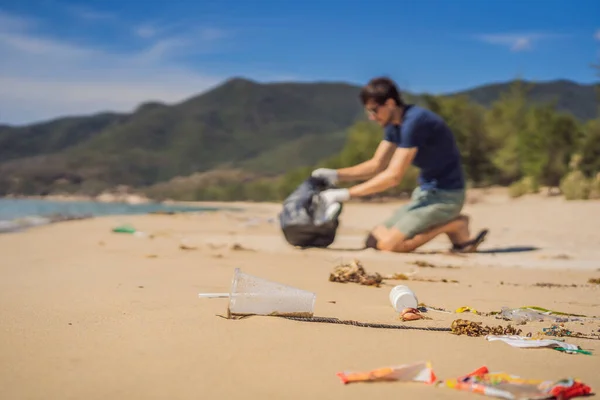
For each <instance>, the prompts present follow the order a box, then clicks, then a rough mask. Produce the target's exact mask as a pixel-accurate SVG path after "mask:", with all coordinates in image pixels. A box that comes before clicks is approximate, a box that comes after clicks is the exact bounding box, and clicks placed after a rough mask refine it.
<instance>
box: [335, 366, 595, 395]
mask: <svg viewBox="0 0 600 400" xmlns="http://www.w3.org/2000/svg"><path fill="white" fill-rule="evenodd" d="M336 376H337V377H338V378H340V380H341V381H342V383H343V384H344V385H347V384H349V383H356V382H421V383H425V384H427V385H431V386H434V387H440V388H444V387H445V388H450V389H456V390H461V391H466V392H472V393H478V394H482V395H486V396H490V397H498V398H503V399H509V400H510V399H514V400H516V399H519V400H542V399H561V400H563V399H564V400H567V399H571V398H574V397H578V396H586V395H589V394H591V393H592V388H591V387H590V386H588V385H586V384H584V383H583V382H581V381H579V380H577V379H573V378H565V379H560V380H556V381H554V380H542V379H524V378H521V377H519V376H516V375H511V374H507V373H504V372H494V373H490V371H489V370H488V368H487V367H486V366H483V367H480V368H478V369H476V370H475V371H473V372H471V373H469V374H467V375H464V376H461V377H458V378H454V379H444V380H438V378H437V376H436V374H435V372H434V371H433V367H432V364H431V362H429V361H421V362H417V363H414V364H405V365H399V366H392V367H384V368H377V369H373V370H370V371H364V372H338V373H337V374H336Z"/></svg>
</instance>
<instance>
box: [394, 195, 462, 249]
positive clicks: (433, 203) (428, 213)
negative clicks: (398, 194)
mask: <svg viewBox="0 0 600 400" xmlns="http://www.w3.org/2000/svg"><path fill="white" fill-rule="evenodd" d="M465 197H466V191H465V190H464V189H459V190H440V189H432V190H423V189H421V188H420V187H417V188H416V189H415V190H414V191H413V193H412V196H411V199H410V202H409V203H408V204H406V205H404V206H402V207H400V208H399V209H398V210H396V211H395V212H394V214H393V215H392V216H391V217H390V218H389V219H388V220H387V221H385V222H384V225H385V226H386V227H387V228H388V229H389V228H396V229H398V230H399V231H400V232H402V233H403V234H404V235H405V237H406V238H407V239H408V238H412V237H413V236H415V235H417V234H419V233H422V232H424V231H426V230H428V229H429V228H431V227H433V226H436V225H442V224H445V223H447V222H450V221H451V220H453V219H454V218H456V217H458V216H459V215H460V212H461V210H462V208H463V206H464V204H465Z"/></svg>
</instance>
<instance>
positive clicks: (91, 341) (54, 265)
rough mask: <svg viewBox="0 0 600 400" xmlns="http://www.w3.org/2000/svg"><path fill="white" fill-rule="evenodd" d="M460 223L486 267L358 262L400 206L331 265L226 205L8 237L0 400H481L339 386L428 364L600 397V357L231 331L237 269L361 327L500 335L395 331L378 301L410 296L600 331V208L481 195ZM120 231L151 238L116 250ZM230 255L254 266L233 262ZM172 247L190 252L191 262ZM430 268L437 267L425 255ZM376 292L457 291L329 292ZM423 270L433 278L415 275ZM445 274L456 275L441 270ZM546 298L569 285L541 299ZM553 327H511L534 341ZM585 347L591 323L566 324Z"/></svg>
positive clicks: (404, 387) (254, 216)
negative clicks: (552, 313)
mask: <svg viewBox="0 0 600 400" xmlns="http://www.w3.org/2000/svg"><path fill="white" fill-rule="evenodd" d="M477 199H478V202H476V203H475V204H469V205H468V206H467V207H466V209H465V212H466V213H467V214H469V215H470V216H471V217H472V226H473V230H474V231H477V230H479V229H481V228H484V227H486V228H489V229H490V234H489V236H488V238H487V240H486V242H485V243H484V244H483V245H482V246H481V248H480V250H481V251H482V252H481V253H478V254H471V255H467V256H457V255H446V254H441V253H440V251H445V250H446V249H448V247H449V242H448V240H447V239H446V238H445V237H440V238H438V239H436V240H435V241H434V242H432V243H431V244H429V245H427V246H426V247H425V248H423V249H422V250H421V251H420V252H419V253H412V254H390V253H381V252H375V251H372V250H357V249H359V248H360V247H361V245H362V241H363V238H364V236H365V233H366V232H367V230H368V229H369V228H371V226H372V225H373V224H374V223H376V222H377V221H380V220H381V219H383V218H385V217H387V215H388V214H389V213H390V212H392V210H394V209H395V208H396V207H398V206H399V204H400V203H383V204H366V203H359V204H348V205H346V208H345V209H344V211H343V214H342V217H341V219H342V225H341V227H340V230H339V233H338V237H337V240H336V242H335V243H334V244H333V245H332V246H331V248H330V249H324V250H319V249H310V250H298V249H295V248H293V247H291V246H289V245H288V244H287V243H286V242H285V241H284V240H283V238H282V235H281V233H280V230H279V226H278V223H277V213H278V211H279V209H280V207H279V205H278V204H242V203H240V204H228V206H231V205H233V206H240V207H244V208H245V210H244V211H240V212H232V211H227V212H215V213H205V214H198V215H188V214H178V215H143V216H131V217H104V218H97V219H92V220H84V221H72V222H64V223H59V224H54V225H49V226H44V227H39V228H35V229H31V230H29V231H26V232H22V233H15V234H6V235H1V236H0V252H1V254H2V258H1V263H0V327H1V328H0V354H1V357H0V388H1V389H0V390H1V391H2V395H1V396H0V397H1V398H3V399H15V400H20V399H88V400H90V399H102V400H104V399H128V400H133V399H145V400H147V399H169V400H172V399H214V398H223V399H238V398H244V399H262V398H277V399H281V398H285V399H309V398H318V399H367V398H395V397H398V396H400V397H402V398H437V399H445V398H449V399H450V398H452V399H459V398H464V399H466V398H481V395H477V394H471V393H465V392H459V391H455V390H452V389H448V388H443V387H435V386H429V385H425V384H423V383H400V382H396V383H355V384H350V385H343V384H342V383H341V381H340V379H339V378H338V377H337V376H336V373H337V372H340V371H367V370H370V369H374V368H379V367H386V366H391V365H400V364H410V363H415V362H418V361H431V362H432V366H433V369H434V371H435V373H436V375H437V377H438V379H447V378H455V377H458V376H460V375H464V374H466V373H469V372H471V371H473V370H475V369H477V368H479V367H481V366H484V365H485V366H487V367H488V368H489V369H490V370H492V371H503V372H508V373H512V374H516V375H521V376H523V377H527V378H535V379H560V378H565V377H575V378H579V379H581V380H582V381H583V382H585V383H587V384H589V385H590V386H592V388H593V389H594V391H595V392H596V391H598V390H600V374H599V373H598V368H599V367H600V362H599V361H598V356H599V355H598V353H599V352H600V340H589V339H575V338H567V341H568V342H569V343H574V344H577V345H580V346H581V347H582V348H583V349H586V350H591V351H592V352H593V353H594V355H593V356H588V355H583V354H574V355H572V354H565V353H561V352H558V351H555V350H551V349H519V348H513V347H510V346H509V345H507V344H505V343H501V342H488V341H486V340H485V338H484V337H467V336H457V335H453V334H451V333H449V332H432V331H421V330H391V329H390V330H388V329H375V328H363V327H354V326H346V325H335V324H320V323H311V322H300V321H292V320H286V319H281V318H276V317H259V316H254V317H250V318H246V319H241V320H228V319H224V318H221V317H219V315H221V316H225V315H226V314H227V299H200V298H198V293H200V292H227V291H228V290H229V287H230V283H231V279H232V276H233V272H234V269H235V268H240V269H241V270H242V271H243V272H246V273H249V274H253V275H256V276H259V277H262V278H266V279H269V280H272V281H275V282H280V283H284V284H288V285H292V286H295V287H298V288H301V289H305V290H309V291H313V292H315V293H316V294H317V301H316V307H315V315H316V316H320V317H334V318H340V319H352V320H357V321H362V322H377V323H387V324H404V325H410V326H418V327H432V326H433V327H449V326H450V324H451V322H452V321H453V320H455V319H458V318H462V319H468V320H471V321H482V322H484V324H486V325H502V326H507V325H508V324H509V322H507V321H503V320H500V319H496V318H494V317H483V316H478V315H475V314H471V313H463V314H456V313H450V314H448V313H439V312H433V311H432V312H428V313H427V315H428V316H429V317H430V318H432V319H431V320H420V321H408V322H402V321H400V320H399V316H398V313H396V312H395V311H394V310H393V308H392V307H391V305H390V303H389V299H388V295H389V291H390V289H391V287H393V286H394V285H396V284H407V285H409V286H410V287H411V288H412V289H413V290H414V291H415V293H416V294H417V296H418V299H419V301H420V302H422V303H425V304H427V305H429V306H434V307H440V308H444V309H447V310H455V309H456V308H458V307H461V306H470V307H473V308H475V309H476V310H478V311H482V312H490V311H499V310H500V308H501V307H503V306H506V307H512V308H514V307H520V306H541V307H545V308H547V309H552V310H558V311H562V312H568V313H577V314H584V315H588V316H594V315H597V316H600V311H599V310H600V308H599V306H600V285H593V284H588V280H589V279H590V278H600V270H599V268H600V246H599V244H600V243H599V242H600V239H599V237H600V235H598V229H599V228H598V221H600V202H595V201H587V202H567V201H565V200H563V199H561V198H558V197H556V198H546V197H543V196H529V197H525V198H522V199H517V200H509V199H508V198H507V196H506V195H505V194H503V192H500V193H491V194H485V195H478V196H477ZM121 223H130V224H132V225H134V226H135V227H136V228H137V229H139V230H141V231H144V232H147V233H150V234H152V235H153V237H152V238H143V237H135V236H132V235H128V234H116V233H112V232H111V229H112V228H113V227H115V226H117V225H118V224H121ZM236 243H238V244H240V245H241V246H243V247H244V248H246V249H247V250H234V249H232V245H234V244H236ZM181 244H185V245H186V246H188V247H195V249H189V250H183V249H181V248H180V245H181ZM430 252H433V253H435V252H437V254H430ZM355 258H356V259H358V260H360V261H361V262H362V264H363V265H364V267H365V268H366V270H367V272H369V273H374V272H379V273H381V274H382V275H386V274H392V273H409V272H415V271H416V274H415V275H414V276H413V277H416V278H431V279H434V280H441V279H446V280H448V281H451V280H457V281H458V283H451V282H445V283H444V282H426V281H384V283H383V284H382V285H381V286H380V287H374V286H362V285H358V284H354V283H346V284H342V283H334V282H329V281H328V278H329V273H330V272H331V271H332V269H333V267H334V266H335V265H337V264H339V263H340V262H350V261H352V260H353V259H355ZM415 261H425V262H428V263H431V264H433V265H435V267H433V268H427V267H419V266H416V265H414V264H413V262H415ZM448 266H450V267H453V268H448ZM538 283H554V284H560V285H565V286H559V287H547V286H536V284H538ZM550 325H551V322H549V321H544V322H531V323H527V324H526V325H522V326H519V328H521V329H522V330H523V333H524V334H525V333H528V332H532V333H535V332H538V331H541V330H542V328H547V327H549V326H550ZM565 325H566V326H567V327H568V328H570V329H572V330H574V331H579V332H583V333H587V334H589V333H591V332H592V331H595V332H598V331H599V330H600V320H597V321H593V322H588V321H586V322H585V323H583V324H582V323H581V322H568V323H566V324H565Z"/></svg>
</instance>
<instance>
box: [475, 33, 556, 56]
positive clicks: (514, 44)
mask: <svg viewBox="0 0 600 400" xmlns="http://www.w3.org/2000/svg"><path fill="white" fill-rule="evenodd" d="M557 37H563V35H556V34H547V33H499V34H484V35H477V36H475V39H477V40H479V41H482V42H484V43H488V44H493V45H500V46H504V47H508V48H509V49H510V51H513V52H519V51H526V50H531V49H533V47H534V45H535V44H536V43H537V42H539V41H540V40H545V39H551V38H557Z"/></svg>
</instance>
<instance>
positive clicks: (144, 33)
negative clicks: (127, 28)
mask: <svg viewBox="0 0 600 400" xmlns="http://www.w3.org/2000/svg"><path fill="white" fill-rule="evenodd" d="M133 32H134V33H135V34H136V35H137V36H139V37H141V38H144V39H147V38H151V37H154V36H156V35H157V34H158V30H157V29H156V28H155V27H154V26H152V25H141V26H138V27H136V28H134V30H133Z"/></svg>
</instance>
